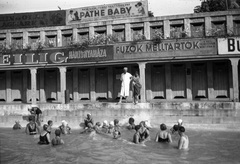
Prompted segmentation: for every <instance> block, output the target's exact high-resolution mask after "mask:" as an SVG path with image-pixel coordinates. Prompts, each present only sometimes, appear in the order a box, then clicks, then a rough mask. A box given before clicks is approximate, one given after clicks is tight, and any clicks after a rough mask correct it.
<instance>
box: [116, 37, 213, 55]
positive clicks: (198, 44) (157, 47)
mask: <svg viewBox="0 0 240 164" xmlns="http://www.w3.org/2000/svg"><path fill="white" fill-rule="evenodd" d="M114 53H115V55H114V59H128V58H156V57H169V56H172V57H177V56H196V55H200V56H202V55H217V45H216V40H215V39H178V40H164V41H163V42H161V43H153V42H149V41H147V42H139V43H136V44H130V43H128V44H126V43H124V44H118V45H115V47H114Z"/></svg>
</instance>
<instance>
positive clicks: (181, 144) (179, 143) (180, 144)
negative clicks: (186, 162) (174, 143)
mask: <svg viewBox="0 0 240 164" xmlns="http://www.w3.org/2000/svg"><path fill="white" fill-rule="evenodd" d="M183 142H184V141H183V139H182V137H181V138H180V139H179V141H178V149H181V148H182V146H183Z"/></svg>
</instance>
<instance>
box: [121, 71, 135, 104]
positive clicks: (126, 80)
mask: <svg viewBox="0 0 240 164" xmlns="http://www.w3.org/2000/svg"><path fill="white" fill-rule="evenodd" d="M127 71H128V68H127V67H124V68H123V73H122V74H121V79H120V80H121V81H122V85H121V92H120V100H119V103H122V98H123V97H125V98H126V99H127V97H128V96H129V86H130V82H131V79H132V75H131V74H130V73H128V72H127Z"/></svg>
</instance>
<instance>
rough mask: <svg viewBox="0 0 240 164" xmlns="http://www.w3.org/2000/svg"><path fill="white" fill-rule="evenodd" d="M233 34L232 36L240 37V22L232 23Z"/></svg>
mask: <svg viewBox="0 0 240 164" xmlns="http://www.w3.org/2000/svg"><path fill="white" fill-rule="evenodd" d="M233 33H234V35H240V21H234V22H233Z"/></svg>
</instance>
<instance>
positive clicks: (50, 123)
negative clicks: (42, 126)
mask: <svg viewBox="0 0 240 164" xmlns="http://www.w3.org/2000/svg"><path fill="white" fill-rule="evenodd" d="M47 123H48V128H47V131H48V133H49V134H51V130H52V125H53V121H52V120H48V122H47Z"/></svg>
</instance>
